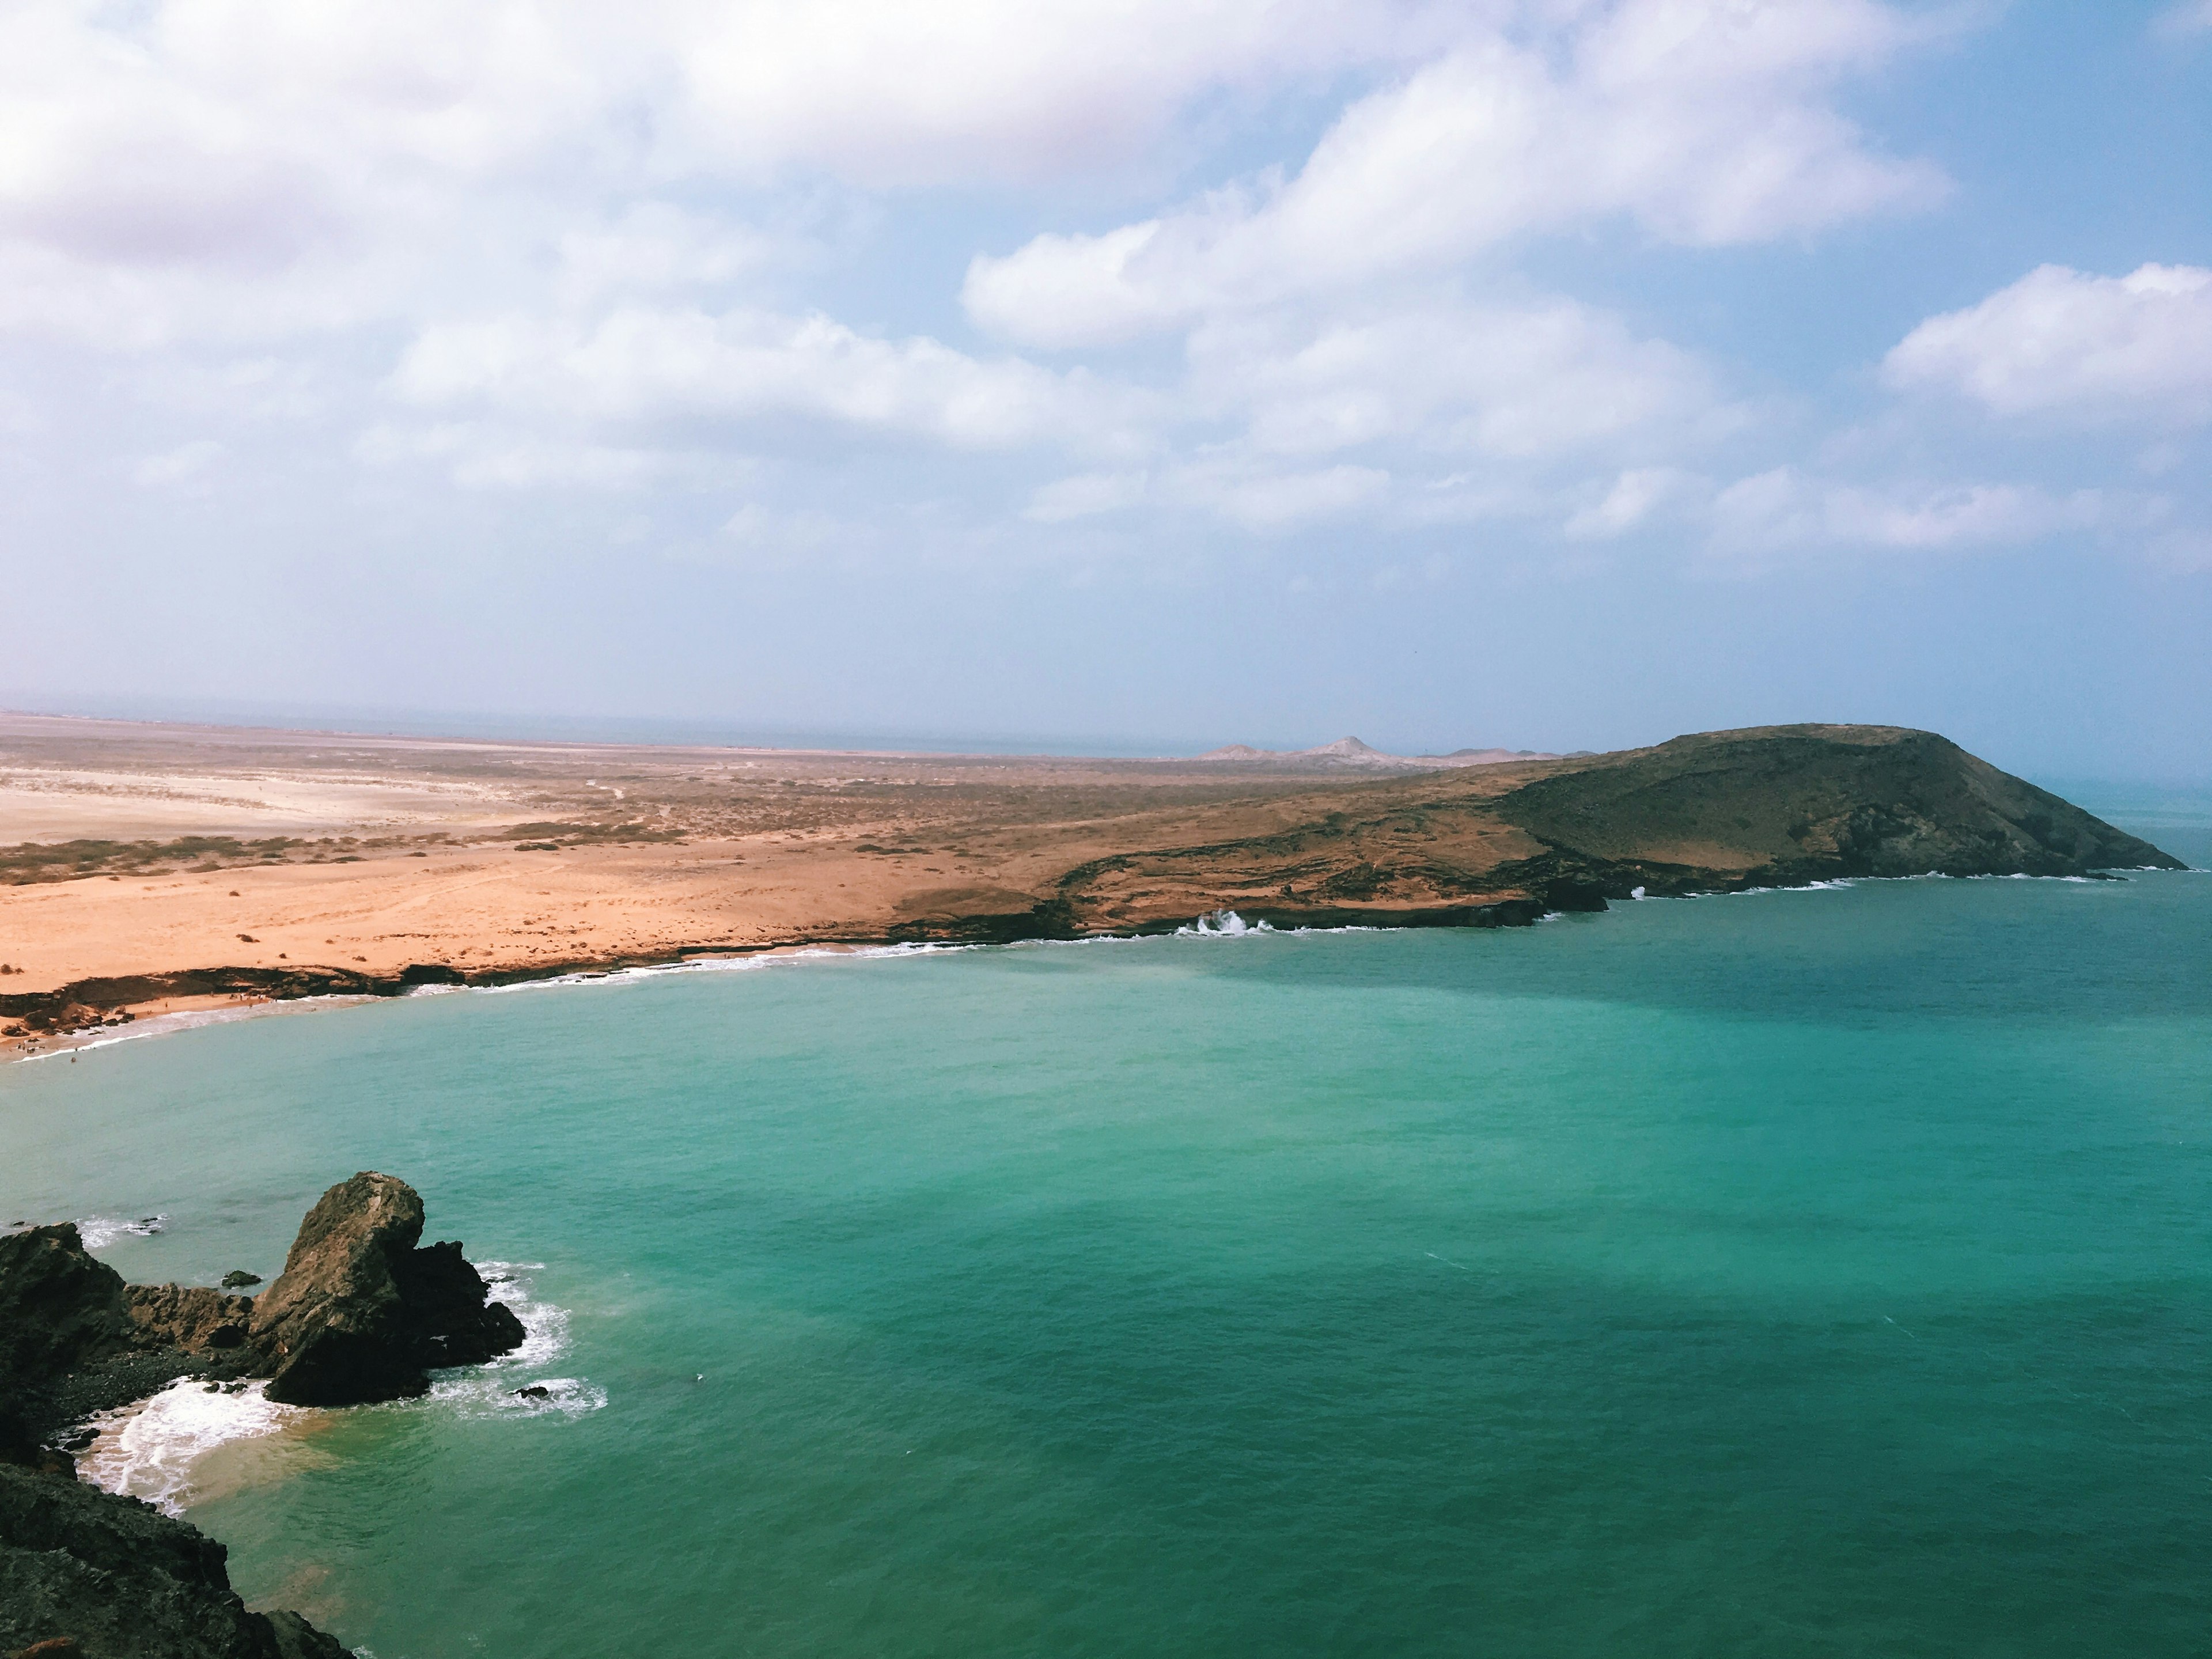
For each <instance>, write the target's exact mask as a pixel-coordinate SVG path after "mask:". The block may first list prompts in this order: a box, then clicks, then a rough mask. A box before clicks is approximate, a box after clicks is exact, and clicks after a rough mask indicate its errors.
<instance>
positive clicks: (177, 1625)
mask: <svg viewBox="0 0 2212 1659" xmlns="http://www.w3.org/2000/svg"><path fill="white" fill-rule="evenodd" d="M227 1556H228V1552H227V1551H226V1550H225V1549H224V1548H223V1547H222V1545H221V1544H218V1543H216V1541H215V1540H213V1539H212V1538H210V1537H208V1536H207V1535H206V1534H204V1533H202V1532H201V1531H200V1530H199V1529H198V1528H196V1527H193V1526H191V1525H190V1524H189V1523H187V1522H183V1521H175V1520H172V1519H170V1518H169V1517H168V1516H165V1515H163V1514H161V1512H160V1511H159V1510H155V1509H153V1508H151V1507H149V1505H147V1504H142V1503H140V1502H138V1501H137V1499H136V1498H118V1497H114V1496H112V1495H111V1494H109V1493H106V1492H100V1491H98V1490H97V1489H95V1488H94V1487H91V1486H83V1485H82V1484H80V1483H79V1482H77V1481H76V1480H73V1479H71V1478H70V1476H69V1474H67V1473H66V1472H61V1473H52V1472H47V1471H43V1470H36V1469H30V1468H21V1467H14V1466H10V1465H9V1464H7V1463H4V1462H0V1652H5V1653H15V1652H18V1651H20V1650H22V1649H26V1648H32V1647H35V1646H37V1645H38V1644H41V1643H53V1644H59V1643H64V1642H66V1643H71V1644H74V1647H73V1648H59V1647H55V1648H49V1649H48V1650H47V1651H48V1652H50V1653H55V1654H63V1653H75V1654H78V1655H82V1659H344V1655H345V1652H346V1650H345V1649H344V1648H343V1646H341V1645H340V1644H338V1643H337V1641H335V1640H333V1639H332V1638H331V1637H329V1636H326V1635H325V1634H324V1633H323V1632H320V1631H319V1630H317V1629H316V1628H315V1627H314V1626H313V1625H311V1624H309V1623H308V1622H307V1620H305V1619H302V1618H301V1616H300V1615H299V1614H298V1613H253V1612H250V1611H248V1610H247V1608H246V1604H245V1603H244V1602H243V1601H240V1599H239V1597H238V1595H237V1594H236V1592H234V1590H233V1589H231V1587H230V1577H229V1574H228V1571H227V1568H226V1559H227Z"/></svg>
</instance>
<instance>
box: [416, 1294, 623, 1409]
mask: <svg viewBox="0 0 2212 1659" xmlns="http://www.w3.org/2000/svg"><path fill="white" fill-rule="evenodd" d="M544 1265H545V1264H544V1262H542V1261H480V1262H478V1263H477V1271H478V1272H480V1273H483V1276H484V1279H485V1282H486V1283H488V1284H489V1285H490V1286H491V1294H492V1300H494V1301H495V1302H504V1303H505V1304H507V1308H508V1310H510V1311H511V1312H513V1315H514V1316H515V1317H516V1318H517V1319H519V1320H520V1321H521V1322H522V1346H520V1347H519V1348H517V1349H515V1350H514V1352H512V1353H507V1354H501V1356H500V1357H499V1358H496V1359H495V1360H492V1361H491V1362H490V1363H489V1364H483V1365H456V1366H454V1367H453V1369H451V1370H441V1371H433V1372H432V1373H431V1374H430V1392H429V1394H428V1395H427V1396H426V1397H425V1398H424V1400H423V1401H422V1402H420V1403H421V1404H422V1405H424V1406H427V1407H431V1408H433V1409H441V1410H446V1411H451V1412H453V1413H455V1414H456V1415H458V1416H462V1417H497V1416H513V1415H525V1416H542V1415H545V1414H547V1413H551V1414H555V1415H558V1416H562V1417H580V1416H582V1415H583V1414H584V1413H586V1412H595V1411H598V1410H599V1408H600V1407H603V1406H605V1404H606V1403H607V1391H606V1390H605V1389H603V1388H601V1387H600V1386H599V1384H597V1383H592V1382H588V1381H586V1380H585V1379H583V1378H581V1377H574V1376H544V1375H543V1373H544V1371H545V1370H547V1369H548V1368H549V1367H550V1366H551V1365H552V1364H554V1362H555V1361H556V1360H558V1359H559V1358H561V1357H562V1355H563V1354H565V1353H566V1352H568V1310H567V1309H566V1308H562V1307H556V1305H555V1304H552V1303H550V1302H541V1301H539V1300H538V1298H537V1297H534V1296H533V1295H532V1294H531V1283H530V1280H529V1279H528V1278H527V1277H526V1275H528V1274H530V1273H535V1272H537V1271H538V1270H540V1269H542V1268H543V1267H544ZM521 1389H544V1390H545V1392H544V1394H543V1395H526V1394H523V1393H520V1390H521Z"/></svg>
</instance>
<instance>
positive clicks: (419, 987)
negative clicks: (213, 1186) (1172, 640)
mask: <svg viewBox="0 0 2212 1659" xmlns="http://www.w3.org/2000/svg"><path fill="white" fill-rule="evenodd" d="M2205 874H2212V871H2206V870H2202V869H2198V868H2197V867H2196V866H2182V867H2180V868H2179V869H2172V868H2167V867H2164V866H2158V865H2142V866H2125V867H2124V868H2118V869H2112V870H2100V871H2094V872H2090V873H2088V874H2086V875H2071V874H2069V875H2048V876H2046V875H2030V874H2027V873H2025V872H2005V873H2002V874H1997V873H1978V874H1971V875H1952V874H1948V873H1947V872H1943V871H1940V870H1929V871H1923V872H1919V873H1917V874H1914V875H1896V876H1826V877H1815V878H1807V879H1805V880H1802V881H1796V882H1780V883H1765V884H1746V885H1742V886H1731V887H1714V888H1708V889H1700V890H1692V891H1685V892H1658V893H1653V892H1647V891H1645V890H1644V889H1642V888H1638V889H1636V890H1632V891H1630V892H1628V893H1626V894H1622V895H1620V896H1617V897H1616V898H1614V899H1613V900H1611V901H1609V902H1608V901H1605V900H1601V901H1600V902H1597V903H1595V904H1589V905H1577V906H1573V907H1571V908H1565V909H1545V908H1541V907H1529V906H1526V905H1515V906H1513V907H1511V909H1510V916H1511V919H1510V920H1505V919H1498V920H1489V919H1485V920H1480V921H1457V920H1450V921H1447V920H1443V916H1444V915H1447V914H1455V913H1445V912H1439V911H1434V910H1431V911H1425V912H1418V913H1413V914H1412V915H1405V914H1403V913H1401V915H1397V916H1393V917H1391V918H1390V919H1389V920H1383V919H1380V918H1376V917H1372V916H1370V915H1357V917H1356V919H1355V917H1354V916H1353V915H1347V914H1346V913H1344V912H1334V913H1324V914H1326V915H1328V919H1327V920H1324V921H1315V920H1309V919H1305V917H1306V916H1307V915H1311V914H1312V913H1304V914H1291V915H1285V913H1282V912H1279V911H1269V910H1265V909H1264V908H1262V909H1255V910H1254V912H1253V914H1252V915H1250V916H1249V918H1248V917H1247V916H1246V915H1244V913H1243V911H1241V910H1239V909H1234V908H1231V909H1223V910H1218V911H1210V912H1207V913H1205V914H1203V915H1197V916H1194V917H1189V918H1187V919H1183V920H1181V921H1160V922H1155V923H1152V924H1148V925H1146V926H1144V927H1135V928H1118V929H1100V930H1097V931H1094V932H1088V933H1043V932H1040V933H1029V934H1018V935H1014V936H1011V937H1001V938H988V939H884V938H876V939H794V940H787V941H781V942H778V943H774V944H764V945H735V946H733V945H708V946H700V947H696V948H685V949H682V950H679V951H677V952H676V953H675V954H673V955H665V954H652V955H640V956H622V957H606V958H602V959H599V960H593V961H584V962H574V963H562V964H544V965H542V966H541V965H538V964H532V965H531V966H529V967H526V968H520V969H490V970H484V971H480V972H477V973H473V974H469V973H464V972H462V971H460V970H458V969H451V968H448V967H446V966H445V965H443V964H416V965H414V966H411V967H410V969H406V970H404V971H403V972H402V973H401V974H399V975H395V976H391V977H388V978H386V979H383V980H380V981H374V983H373V984H371V985H365V986H359V985H357V986H356V987H349V988H347V989H344V990H340V991H310V992H306V993H302V994H298V995H293V996H286V995H282V994H276V995H269V994H258V995H249V994H245V993H238V994H218V995H202V996H197V997H194V996H171V997H167V998H149V999H148V1000H144V1001H143V1002H139V1003H121V1004H116V1005H113V1006H111V1007H109V1008H108V1010H107V1012H109V1013H110V1014H124V1015H128V1016H131V1018H128V1019H127V1020H125V1022H123V1023H121V1024H115V1023H109V1022H107V1021H105V1020H103V1021H102V1022H101V1023H99V1024H92V1025H88V1026H85V1027H82V1028H81V1029H78V1030H70V1031H57V1032H53V1033H51V1034H46V1035H40V1036H0V1065H14V1064H18V1063H24V1062H27V1061H30V1060H52V1059H55V1058H58V1057H59V1056H60V1055H63V1054H80V1053H84V1052H87V1051H89V1050H92V1049H96V1048H112V1047H114V1046H115V1045H117V1044H118V1043H123V1042H135V1041H138V1040H140V1039H142V1038H149V1037H157V1036H171V1035H173V1034H175V1033H177V1032H179V1031H187V1030H199V1029H202V1028H203V1027H205V1026H209V1025H227V1024H239V1023H242V1022H244V1021H246V1020H250V1019H262V1018H271V1017H276V1016H285V1015H293V1014H302V1013H319V1012H330V1011H334V1010H336V1009H340V1008H356V1007H365V1006H371V1005H374V1004H376V1003H380V1002H390V1001H394V1000H398V999H401V998H404V997H410V996H426V995H438V994H447V993H453V992H462V991H478V992H501V991H510V990H525V989H528V988H531V987H544V986H553V985H561V984H574V985H588V984H595V983H603V982H606V981H615V980H620V979H624V978H629V977H633V976H634V977H639V978H642V977H647V976H657V975H666V974H674V973H682V972H687V971H699V972H714V971H717V970H718V969H719V970H720V971H742V970H744V969H750V968H753V967H755V966H764V965H767V964H769V963H775V962H798V961H808V960H819V959H834V958H838V957H903V956H908V955H914V956H920V955H924V954H936V953H940V952H942V953H950V952H952V951H972V950H982V949H987V948H991V947H994V946H997V947H1000V948H1007V947H1012V946H1015V945H1093V944H1111V943H1116V942H1121V943H1135V942H1138V941H1139V940H1143V939H1173V938H1205V939H1226V938H1239V937H1244V936H1248V935H1249V936H1258V935H1262V934H1266V935H1273V936H1277V937H1285V938H1293V937H1297V936H1298V935H1301V934H1315V933H1417V932H1424V931H1427V930H1430V929H1433V928H1451V929H1454V930H1460V929H1468V930H1473V931H1490V930H1492V929H1496V928H1498V927H1534V926H1536V925H1538V924H1540V923H1542V922H1546V921H1555V920H1557V919H1558V918H1559V917H1560V916H1562V915H1572V914H1599V913H1602V912H1604V911H1607V910H1608V909H1610V908H1612V906H1613V903H1644V902H1655V901H1661V900H1692V899H1718V898H1756V897H1760V896H1765V895H1770V894H1780V893H1809V892H1835V891H1843V890H1849V889H1850V888H1853V887H1856V886H1858V885H1860V884H1866V883H1877V882H1878V883H1889V882H1899V883H1903V882H1918V881H2051V882H2058V883H2063V884H2075V885H2086V884H2093V883H2097V882H2103V881H2124V880H2126V879H2128V878H2130V877H2131V876H2137V875H2205ZM1482 908H1484V909H1485V910H1486V911H1491V912H1498V911H1504V910H1506V908H1507V907H1504V906H1492V907H1482ZM1524 912H1527V914H1523V913H1524ZM1279 917H1280V918H1282V919H1278V918H1279ZM1225 922H1226V924H1228V925H1224V923H1225ZM302 971H305V972H316V971H323V970H319V969H315V968H313V965H303V969H302ZM330 971H333V972H342V971H343V970H330ZM256 973H258V970H256V969H242V968H216V969H188V970H185V971H184V972H183V973H180V974H178V975H147V976H145V977H147V978H149V979H161V978H176V979H194V980H197V979H212V978H221V977H222V976H225V975H253V974H256ZM349 977H351V978H353V979H355V980H356V981H359V980H361V979H362V978H365V977H366V976H360V975H352V976H349ZM84 990H85V982H80V983H79V984H76V985H66V986H63V987H59V988H58V990H56V991H53V992H49V993H45V994H42V995H43V996H44V997H46V998H48V999H52V1000H55V1001H56V1003H57V1005H58V1006H87V1005H86V1004H85V1003H84V1002H83V1001H82V994H83V992H84ZM178 1001H188V1002H196V1003H198V1004H200V1005H201V1006H195V1007H190V1008H175V1007H173V1006H171V1005H172V1004H173V1003H175V1002H178Z"/></svg>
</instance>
